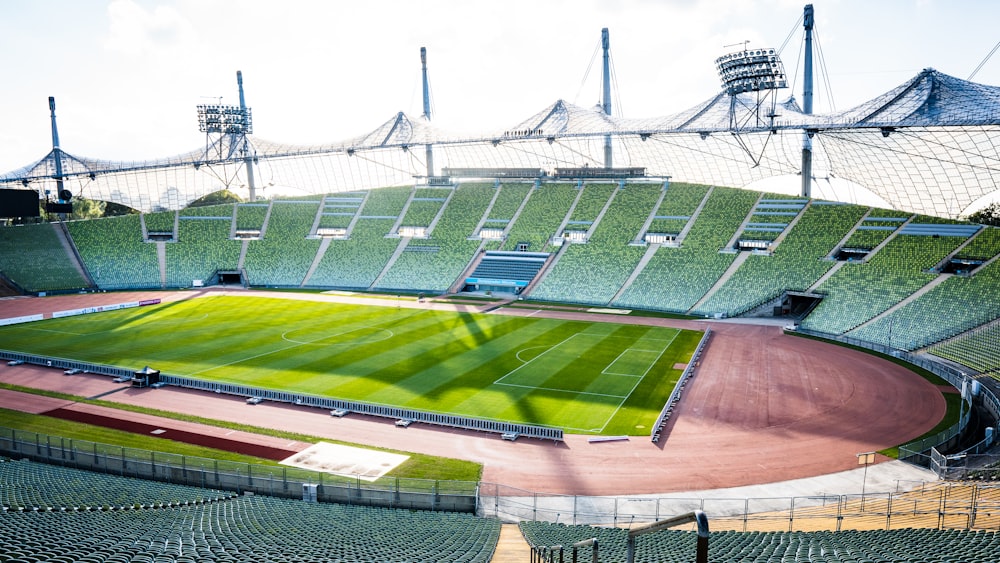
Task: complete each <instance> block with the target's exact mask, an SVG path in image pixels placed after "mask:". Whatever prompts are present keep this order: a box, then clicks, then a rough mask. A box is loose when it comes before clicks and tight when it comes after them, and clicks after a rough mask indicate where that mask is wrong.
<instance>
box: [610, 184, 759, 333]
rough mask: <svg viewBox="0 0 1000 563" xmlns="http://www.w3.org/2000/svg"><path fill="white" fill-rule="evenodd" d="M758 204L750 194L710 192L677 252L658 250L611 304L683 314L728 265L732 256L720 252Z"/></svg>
mask: <svg viewBox="0 0 1000 563" xmlns="http://www.w3.org/2000/svg"><path fill="white" fill-rule="evenodd" d="M675 189H677V190H680V189H686V188H683V187H682V186H671V187H670V190H675ZM757 199H758V194H756V193H754V192H748V191H744V190H735V189H731V188H714V189H713V190H712V193H711V195H710V196H709V197H708V201H707V202H706V203H705V207H704V208H703V209H702V211H701V214H700V215H698V217H697V219H696V220H695V223H694V225H693V227H692V228H691V231H690V232H689V233H688V235H687V237H686V238H685V239H684V242H683V243H682V245H681V247H680V248H666V247H663V248H660V249H659V250H658V251H657V252H656V254H655V255H653V257H652V259H651V260H650V261H649V263H648V264H647V265H646V267H645V269H643V271H642V273H640V274H639V276H638V277H637V278H636V280H635V281H634V282H633V283H632V285H631V286H629V287H628V289H626V290H625V292H624V293H623V294H622V296H621V297H619V298H618V299H617V300H616V301H615V302H614V304H615V305H617V306H621V307H631V308H636V309H658V310H663V311H672V312H679V313H686V312H687V311H688V310H690V309H691V307H693V306H694V305H695V303H697V302H698V300H699V299H701V298H702V297H703V296H704V295H705V293H706V292H708V290H709V289H711V288H712V286H713V285H714V284H715V282H716V281H717V280H718V279H719V277H720V276H722V274H723V273H724V272H725V271H726V269H727V268H728V267H729V265H730V264H732V262H733V259H734V258H735V255H734V254H724V253H720V252H719V251H720V250H721V249H722V248H723V247H724V246H725V245H726V244H727V243H728V242H729V240H730V239H731V238H732V237H733V235H734V234H735V233H736V230H737V229H738V228H739V227H740V225H741V224H742V222H743V219H744V218H745V217H746V216H747V213H748V212H749V211H750V210H751V209H752V207H753V205H754V203H755V202H756V201H757Z"/></svg>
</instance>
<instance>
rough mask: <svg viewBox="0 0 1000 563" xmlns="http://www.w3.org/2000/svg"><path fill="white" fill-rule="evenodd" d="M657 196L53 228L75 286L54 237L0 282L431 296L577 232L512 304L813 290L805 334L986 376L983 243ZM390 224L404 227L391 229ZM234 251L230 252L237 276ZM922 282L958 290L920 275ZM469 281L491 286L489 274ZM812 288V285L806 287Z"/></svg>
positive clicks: (22, 247)
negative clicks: (329, 232) (488, 262)
mask: <svg viewBox="0 0 1000 563" xmlns="http://www.w3.org/2000/svg"><path fill="white" fill-rule="evenodd" d="M661 186H662V184H660V183H648V184H646V183H636V184H630V185H627V186H625V187H624V189H622V190H619V189H618V185H617V184H611V183H593V184H586V185H585V186H583V187H582V189H581V187H580V186H579V185H578V183H576V182H558V183H548V184H541V185H540V186H539V187H537V188H536V187H534V184H529V183H524V182H513V183H509V184H502V185H499V186H497V185H496V184H493V183H490V184H472V183H470V184H463V185H461V186H458V187H457V188H452V187H448V188H438V187H429V188H428V187H417V188H414V187H406V186H404V187H390V188H381V189H377V190H371V191H369V192H343V193H338V194H332V195H328V196H324V197H320V196H309V197H305V198H298V199H281V200H275V201H274V202H260V203H253V204H248V203H240V204H223V205H212V206H206V207H194V208H188V209H183V210H180V211H179V212H156V213H149V214H146V215H144V216H143V218H142V220H143V221H144V222H145V223H146V225H147V228H148V229H149V230H150V231H152V232H168V231H169V232H171V234H172V235H173V231H172V229H173V228H174V222H175V220H176V223H177V229H176V230H177V232H176V238H173V237H172V236H171V237H170V238H168V239H167V240H161V241H158V242H156V243H153V242H144V241H143V238H142V229H141V228H140V216H139V215H129V216H123V217H112V218H106V219H97V220H88V221H72V222H69V223H65V229H66V231H67V232H68V233H69V235H70V241H69V242H71V243H72V245H74V246H75V247H76V248H77V250H78V252H79V256H80V258H81V261H82V265H83V267H84V274H81V272H80V271H79V270H77V268H75V267H74V265H73V260H72V253H71V252H70V251H68V250H67V248H69V249H70V250H71V249H72V247H67V246H66V245H64V244H63V242H62V241H61V240H60V236H59V231H58V230H57V229H54V228H53V227H52V226H50V225H28V226H18V227H6V228H3V229H0V271H2V272H3V274H4V275H5V276H7V277H8V278H10V279H11V280H12V281H13V282H14V283H15V284H16V285H17V286H18V287H19V288H22V289H25V290H28V291H33V292H38V291H48V292H52V291H56V292H58V291H72V290H79V289H81V288H85V287H87V284H88V281H87V279H86V278H87V276H89V277H90V278H92V279H93V282H94V285H95V286H96V287H97V288H99V289H103V290H118V289H145V288H161V287H187V286H190V285H191V284H192V281H193V280H199V279H201V280H209V279H210V278H211V276H212V275H213V273H214V272H216V271H218V270H220V269H225V270H230V269H237V268H239V267H243V268H244V269H245V270H246V273H247V281H248V282H249V283H250V284H252V285H257V286H265V287H267V286H271V287H300V286H307V287H314V288H344V289H368V288H371V287H372V286H373V285H376V286H377V287H376V288H375V289H381V290H385V291H389V292H404V291H405V292H408V293H416V292H439V291H445V290H447V289H448V288H449V287H451V286H452V285H453V284H454V283H455V282H456V281H458V280H459V278H460V277H461V276H462V275H463V274H464V273H465V272H464V269H465V268H466V266H467V265H468V264H470V263H471V261H472V260H473V258H474V256H475V254H476V252H477V250H505V251H515V250H529V251H533V252H548V253H553V252H556V251H560V247H559V246H556V245H553V244H552V240H553V237H554V236H555V235H557V234H558V233H557V231H558V229H559V227H560V225H563V224H566V228H567V230H570V231H585V232H587V233H588V234H589V236H590V240H589V241H588V242H587V243H586V244H573V243H567V244H566V245H565V246H563V247H561V254H560V256H559V257H558V260H557V261H555V262H554V265H553V267H552V268H551V269H549V270H548V271H546V272H544V273H543V275H544V277H543V278H541V279H539V280H538V282H537V286H536V287H534V288H533V290H532V293H531V294H530V295H528V297H532V298H536V299H540V300H545V301H564V302H576V303H586V304H593V305H606V304H608V303H609V301H611V303H610V304H611V305H614V306H621V307H624V308H634V309H648V310H656V311H667V312H675V313H688V314H692V315H697V316H703V317H711V316H738V315H741V314H745V313H748V312H750V311H751V310H753V309H756V308H759V307H761V306H762V305H765V304H766V303H768V302H769V301H771V300H773V299H775V298H777V297H778V296H780V295H781V294H782V292H783V291H785V290H804V289H815V290H817V291H818V292H819V293H822V294H825V297H824V299H823V300H822V302H821V303H820V304H819V305H818V306H817V307H816V308H815V309H814V310H813V311H812V312H811V313H809V316H808V317H806V318H805V319H804V320H803V321H802V325H801V326H802V328H803V329H805V330H812V331H817V332H821V333H827V334H847V335H848V336H850V337H854V338H858V339H860V340H864V341H869V342H873V343H878V344H888V343H890V342H891V344H892V346H893V347H896V348H904V349H908V350H912V351H920V350H923V349H925V348H926V347H928V346H935V351H938V349H939V352H940V354H941V355H945V356H947V357H948V358H949V359H953V360H955V361H959V362H964V363H965V365H967V366H970V368H972V367H973V366H991V365H993V364H992V363H991V362H992V360H990V359H989V358H991V352H989V351H986V352H982V351H981V350H982V348H983V347H982V346H980V345H979V344H978V343H979V342H980V341H981V340H982V338H981V337H977V336H975V335H974V334H973V333H970V334H969V335H968V338H967V339H966V338H964V337H962V335H963V333H966V332H969V331H979V332H983V329H984V327H986V326H988V325H989V324H990V323H993V322H995V321H996V320H997V319H998V318H1000V301H998V298H997V297H996V296H997V295H998V293H1000V292H998V291H997V286H998V285H1000V261H996V260H995V257H996V256H998V254H1000V229H997V228H992V227H989V228H981V227H979V226H976V225H970V224H968V223H964V222H962V221H956V220H953V219H942V218H935V217H924V216H914V215H911V214H908V213H903V212H899V211H895V210H886V209H877V208H871V209H868V208H865V207H860V206H855V205H846V204H833V203H828V202H820V201H812V202H810V203H809V208H808V209H806V210H804V211H802V212H801V213H800V214H799V215H798V217H796V215H795V214H796V213H797V210H799V208H800V207H801V206H802V205H803V203H804V202H803V201H802V200H801V198H798V197H797V196H780V195H775V194H759V193H756V192H752V191H745V190H734V189H729V188H721V187H717V188H709V187H707V186H695V185H688V184H684V183H679V182H677V183H672V184H670V185H668V186H667V187H666V188H665V189H666V191H665V192H663V191H660V190H661ZM710 190H711V195H710V196H709V195H708V194H709V193H710ZM578 196H579V197H578ZM660 196H663V197H662V201H661V200H660ZM449 197H450V199H448V198H449ZM446 200H447V204H445V203H446ZM609 201H610V202H611V203H610V205H609V206H608V207H607V211H606V213H605V215H604V216H603V217H600V221H599V222H597V221H598V219H599V215H600V213H601V212H602V210H604V209H605V204H607V203H608V202H609ZM657 201H661V203H660V204H659V205H658V206H657V209H655V210H653V209H652V207H653V206H655V204H656V202H657ZM574 202H575V203H576V205H575V207H574ZM522 204H523V207H522ZM571 208H572V212H570V209H571ZM404 209H406V218H401V214H403V213H404V211H403V210H404ZM487 210H488V211H487ZM518 210H521V212H520V214H518ZM862 216H863V220H862ZM175 218H176V219H175ZM435 220H437V221H438V223H437V224H434V223H433V222H434V221H435ZM793 220H794V221H795V222H794V225H793V226H792V227H791V228H790V229H789V228H788V226H789V225H792V221H793ZM411 221H412V222H414V223H415V224H414V225H410V226H417V227H425V228H429V229H431V232H429V233H428V236H427V238H413V239H412V240H408V242H407V244H406V247H405V249H404V251H403V252H401V253H400V254H399V256H396V257H394V252H395V251H396V250H397V249H398V248H400V239H399V238H396V237H394V236H393V235H392V229H393V227H396V226H407V223H409V222H411ZM647 221H648V223H649V224H648V226H647V232H653V233H659V232H663V233H666V234H673V235H680V234H681V233H682V232H683V233H684V234H685V236H684V237H683V238H681V239H679V243H680V247H679V248H675V247H673V245H667V244H665V245H664V246H662V247H655V248H656V250H655V252H651V251H650V247H648V246H638V245H636V246H631V243H634V242H635V241H636V240H641V239H642V235H643V234H644V233H642V232H641V231H642V228H643V226H644V225H646V223H647ZM859 221H860V223H859ZM234 222H235V226H236V227H237V228H238V229H244V230H249V231H254V230H257V231H263V233H264V236H263V240H250V241H233V240H230V238H229V237H230V236H231V232H230V231H231V229H232V228H233V226H234ZM265 222H267V225H265V224H264V223H265ZM595 222H597V223H596V224H595ZM317 225H318V226H321V227H323V226H325V227H327V228H346V227H347V226H349V225H353V227H352V232H349V233H347V238H346V239H340V238H335V239H325V240H320V239H317V238H316V237H312V236H311V232H312V230H313V228H314V227H315V226H317ZM480 225H482V226H483V227H486V228H494V229H497V228H499V229H506V230H507V236H506V238H505V239H504V240H503V241H498V240H490V241H482V240H479V239H478V238H477V237H476V234H477V233H476V228H477V227H478V226H480ZM854 225H857V228H853V229H852V227H853V226H854ZM741 227H743V228H744V230H743V231H741V230H740V228H741ZM58 228H59V229H61V228H62V227H58ZM685 229H687V231H685ZM737 234H742V235H743V236H742V237H737V236H736V235H737ZM779 235H780V236H779ZM935 235H936V236H935ZM845 237H846V242H844V244H843V246H844V247H847V248H851V247H854V248H860V249H863V250H864V251H868V255H867V256H865V255H864V253H863V252H862V253H860V254H857V255H856V256H855V258H854V259H853V260H851V261H850V262H848V263H845V264H842V265H840V266H838V270H837V272H836V273H834V274H832V275H829V277H828V279H827V278H826V276H827V275H828V273H829V270H830V269H831V267H833V265H834V264H835V263H834V262H832V261H829V260H826V259H824V258H825V257H826V256H827V255H829V254H831V253H832V252H833V251H835V250H836V249H835V247H836V246H837V245H838V244H840V243H841V241H845ZM969 237H972V238H971V239H970V238H969ZM740 238H743V239H751V238H755V239H758V240H761V239H763V240H767V241H773V242H772V244H771V251H772V252H771V254H770V255H764V254H761V253H754V254H751V255H749V256H742V257H740V262H739V264H740V266H739V268H730V266H731V265H732V264H733V263H734V260H735V259H736V256H737V254H735V251H734V250H733V249H729V248H723V247H725V246H727V245H728V243H730V242H731V241H733V240H737V239H740ZM775 243H776V244H775ZM883 243H884V244H883ZM243 245H246V249H247V252H246V255H245V257H244V259H243V263H242V264H240V263H239V261H240V251H241V248H242V247H243ZM960 245H961V246H960ZM321 249H322V254H321V255H320V251H321ZM875 249H878V250H877V251H875ZM158 251H160V252H162V254H158ZM953 252H954V253H955V254H954V256H953V257H952V256H951V253H953ZM25 256H30V257H31V258H32V259H31V260H25V259H23V258H24V257H25ZM647 257H648V258H649V260H648V261H644V260H645V259H646V258H647ZM859 257H860V258H859ZM317 258H319V260H318V261H317ZM946 258H948V259H949V260H950V265H949V263H948V261H946V260H945V259H946ZM161 260H162V266H163V268H162V270H161ZM991 260H993V262H992V263H991V262H990V261H991ZM984 262H986V263H987V264H986V265H984V266H983V265H981V264H982V263H984ZM640 264H641V267H640ZM314 265H315V268H313V266H314ZM938 266H940V267H941V268H942V269H943V271H945V272H950V271H957V272H958V273H957V274H955V275H951V274H948V273H945V274H939V273H938V272H937V271H931V269H932V268H936V267H938ZM637 268H640V269H638V270H637ZM970 270H974V274H973V275H968V273H967V272H968V271H970ZM507 273H508V274H510V273H511V272H507ZM480 274H481V275H482V277H484V278H493V277H499V278H500V279H507V278H508V277H509V276H508V275H507V274H505V273H504V272H503V271H496V272H492V273H490V272H486V271H483V272H480ZM518 275H520V274H518ZM526 275H527V274H524V276H526ZM524 276H522V277H524ZM723 276H725V279H723ZM936 276H941V277H936ZM518 279H520V278H518ZM820 279H823V280H824V281H823V283H822V285H820V286H818V287H812V286H815V285H816V283H817V282H818V280H820ZM630 280H631V281H630ZM720 280H721V283H720ZM931 281H934V282H935V283H934V284H933V285H930V286H929V285H928V284H929V283H930V282H931ZM626 283H627V284H628V285H627V286H626V285H625V284H626ZM623 287H624V289H622V288H623ZM709 292H710V293H709ZM706 296H707V297H706ZM696 305H697V309H693V307H695V306H696ZM887 311H888V312H887ZM962 354H969V355H970V357H968V358H964V357H963V356H962ZM973 369H974V368H973Z"/></svg>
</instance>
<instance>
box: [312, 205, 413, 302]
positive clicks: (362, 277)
mask: <svg viewBox="0 0 1000 563" xmlns="http://www.w3.org/2000/svg"><path fill="white" fill-rule="evenodd" d="M393 223H395V220H393V219H359V220H358V222H357V223H356V224H355V225H354V229H353V230H352V231H351V234H350V238H348V239H346V240H331V241H330V246H329V247H328V248H327V249H326V254H324V255H323V259H322V260H320V263H319V266H318V267H317V268H316V271H315V272H313V275H312V277H310V278H309V282H308V285H309V286H311V287H337V288H343V289H367V288H368V287H370V286H371V284H372V283H374V282H375V278H376V277H378V275H379V273H380V272H381V271H382V269H383V268H385V265H386V264H387V263H388V262H389V258H391V257H392V253H393V251H394V250H395V249H396V246H397V245H398V244H399V239H396V238H386V235H387V234H388V233H389V231H391V230H392V225H393Z"/></svg>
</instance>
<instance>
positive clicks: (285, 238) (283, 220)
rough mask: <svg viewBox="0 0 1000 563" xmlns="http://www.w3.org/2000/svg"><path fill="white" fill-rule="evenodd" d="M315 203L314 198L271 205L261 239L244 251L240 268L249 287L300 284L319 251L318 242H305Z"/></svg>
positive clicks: (316, 205)
mask: <svg viewBox="0 0 1000 563" xmlns="http://www.w3.org/2000/svg"><path fill="white" fill-rule="evenodd" d="M319 204H320V201H319V200H318V199H306V200H288V201H276V202H274V203H272V204H271V207H272V208H271V217H270V219H269V220H268V223H267V230H266V233H265V235H264V239H263V240H251V241H250V243H249V244H250V246H249V248H248V249H247V255H246V263H245V264H244V267H245V268H246V271H247V276H248V277H249V279H250V283H251V284H253V285H262V286H279V287H298V286H300V285H301V284H302V281H303V280H304V279H305V276H306V273H308V271H309V267H310V266H311V265H312V262H313V259H314V258H315V257H316V251H317V250H319V241H318V240H315V239H312V240H310V239H306V237H307V236H308V235H309V231H310V230H311V229H312V224H313V221H314V220H315V218H316V213H317V211H318V210H319ZM237 221H239V218H238V217H237Z"/></svg>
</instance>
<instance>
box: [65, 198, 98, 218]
mask: <svg viewBox="0 0 1000 563" xmlns="http://www.w3.org/2000/svg"><path fill="white" fill-rule="evenodd" d="M72 202H73V213H72V214H71V215H70V216H69V219H74V220H76V219H97V218H99V217H104V202H103V201H99V200H96V199H86V198H83V197H74V198H73V200H72Z"/></svg>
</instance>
